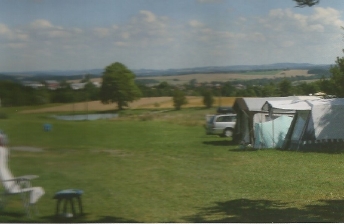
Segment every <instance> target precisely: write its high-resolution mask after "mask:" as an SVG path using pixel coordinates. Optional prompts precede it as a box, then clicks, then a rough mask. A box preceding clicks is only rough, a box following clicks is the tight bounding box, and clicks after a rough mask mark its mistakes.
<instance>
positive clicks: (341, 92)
mask: <svg viewBox="0 0 344 224" xmlns="http://www.w3.org/2000/svg"><path fill="white" fill-rule="evenodd" d="M330 72H331V73H332V77H331V81H332V83H333V86H334V89H333V90H334V94H335V95H337V96H338V97H344V57H342V58H339V57H337V60H336V64H335V65H334V66H332V67H331V69H330Z"/></svg>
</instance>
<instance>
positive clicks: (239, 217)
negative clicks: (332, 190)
mask: <svg viewBox="0 0 344 224" xmlns="http://www.w3.org/2000/svg"><path fill="white" fill-rule="evenodd" d="M343 212H344V200H321V201H318V203H317V204H314V205H306V206H304V207H301V208H300V207H290V206H289V205H288V204H287V203H282V202H280V201H270V200H249V199H237V200H232V201H226V202H216V204H215V206H213V207H208V208H200V209H199V212H198V213H197V214H195V215H192V216H189V217H183V219H184V220H186V222H203V223H206V222H213V223H214V222H228V223H230V222H236V223H242V222H244V223H271V222H278V223H285V222H287V223H293V222H298V223H299V222H307V223H310V222H319V223H320V222H331V223H333V222H343V220H344V213H343Z"/></svg>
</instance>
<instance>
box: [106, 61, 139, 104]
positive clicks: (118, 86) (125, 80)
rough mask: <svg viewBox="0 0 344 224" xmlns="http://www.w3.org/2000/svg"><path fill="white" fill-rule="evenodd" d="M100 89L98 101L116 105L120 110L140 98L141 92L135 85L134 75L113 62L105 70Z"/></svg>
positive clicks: (121, 65) (123, 66)
mask: <svg viewBox="0 0 344 224" xmlns="http://www.w3.org/2000/svg"><path fill="white" fill-rule="evenodd" d="M102 79H103V83H102V86H101V88H100V100H101V102H102V103H103V104H109V103H117V105H118V109H119V110H122V109H123V107H124V106H128V102H132V101H134V100H137V99H139V98H140V97H141V91H140V89H139V88H138V87H137V85H136V84H135V74H134V73H133V72H132V71H130V70H129V69H128V68H127V67H126V66H125V65H123V64H121V63H119V62H115V63H113V64H111V65H109V66H107V67H106V68H105V71H104V72H103V76H102Z"/></svg>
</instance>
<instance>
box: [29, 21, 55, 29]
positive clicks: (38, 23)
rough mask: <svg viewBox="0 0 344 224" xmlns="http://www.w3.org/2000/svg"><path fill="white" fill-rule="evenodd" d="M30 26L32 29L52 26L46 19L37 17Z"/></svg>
mask: <svg viewBox="0 0 344 224" xmlns="http://www.w3.org/2000/svg"><path fill="white" fill-rule="evenodd" d="M30 26H31V27H32V28H33V29H47V28H53V25H52V24H51V23H50V22H49V21H48V20H44V19H38V20H35V21H33V22H32V23H31V24H30Z"/></svg>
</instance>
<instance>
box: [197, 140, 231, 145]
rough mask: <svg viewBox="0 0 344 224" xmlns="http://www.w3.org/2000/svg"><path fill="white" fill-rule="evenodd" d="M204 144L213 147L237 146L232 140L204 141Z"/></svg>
mask: <svg viewBox="0 0 344 224" xmlns="http://www.w3.org/2000/svg"><path fill="white" fill-rule="evenodd" d="M203 144H205V145H213V146H235V145H236V144H234V142H233V141H231V140H221V141H204V142H203Z"/></svg>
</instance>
